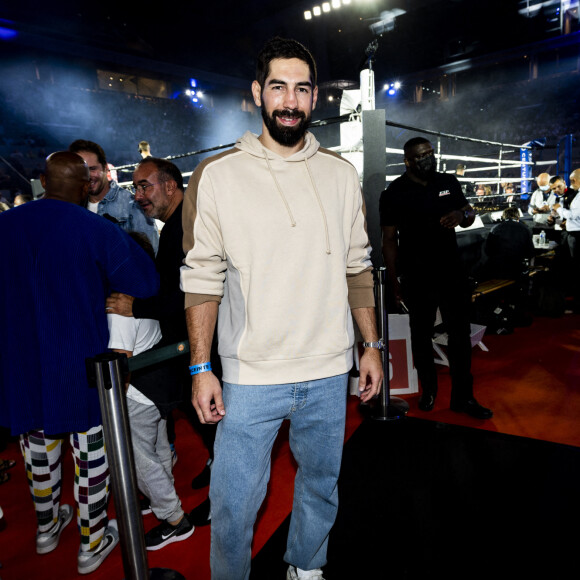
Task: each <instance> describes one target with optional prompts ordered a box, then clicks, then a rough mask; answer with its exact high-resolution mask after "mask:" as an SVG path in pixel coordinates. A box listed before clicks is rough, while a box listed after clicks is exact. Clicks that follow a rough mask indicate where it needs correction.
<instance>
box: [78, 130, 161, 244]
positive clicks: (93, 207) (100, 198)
mask: <svg viewBox="0 0 580 580" xmlns="http://www.w3.org/2000/svg"><path fill="white" fill-rule="evenodd" d="M68 150H69V151H72V152H73V153H78V154H79V155H80V156H81V157H82V158H83V159H84V160H85V162H86V163H87V165H88V166H89V171H90V174H91V181H90V184H89V199H88V202H87V209H89V210H90V211H92V212H94V213H97V214H99V215H101V216H105V217H107V218H108V219H110V220H111V221H113V222H115V223H117V224H118V225H119V226H120V227H121V229H123V230H125V231H126V232H132V231H133V232H142V233H144V234H145V235H146V236H147V238H149V241H150V242H151V245H152V246H153V250H154V251H155V253H157V248H158V247H159V232H158V231H157V226H156V225H155V220H153V219H151V218H148V217H147V216H146V215H145V214H144V213H143V210H142V209H141V207H140V206H139V204H137V203H136V202H135V200H134V199H133V195H132V194H131V192H130V191H128V190H126V189H124V188H123V187H120V186H119V184H118V183H117V182H116V181H114V180H111V181H109V179H108V178H107V171H108V166H107V158H106V156H105V152H104V151H103V148H102V147H101V146H100V145H99V144H98V143H94V142H93V141H87V140H85V139H77V140H76V141H73V142H72V143H71V144H70V145H69V148H68Z"/></svg>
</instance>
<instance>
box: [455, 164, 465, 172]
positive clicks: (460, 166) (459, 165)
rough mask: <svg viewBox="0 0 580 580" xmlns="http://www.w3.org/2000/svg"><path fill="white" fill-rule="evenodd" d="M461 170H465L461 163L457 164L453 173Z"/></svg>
mask: <svg viewBox="0 0 580 580" xmlns="http://www.w3.org/2000/svg"><path fill="white" fill-rule="evenodd" d="M462 169H465V165H464V164H463V163H458V164H457V165H456V166H455V171H461V170H462Z"/></svg>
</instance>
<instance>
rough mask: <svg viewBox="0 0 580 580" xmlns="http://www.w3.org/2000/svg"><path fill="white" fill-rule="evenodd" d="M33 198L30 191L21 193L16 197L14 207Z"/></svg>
mask: <svg viewBox="0 0 580 580" xmlns="http://www.w3.org/2000/svg"><path fill="white" fill-rule="evenodd" d="M33 200H34V198H33V197H32V196H31V195H30V194H29V193H19V194H18V195H16V196H15V197H14V207H16V206H18V205H23V204H25V203H28V202H29V201H33Z"/></svg>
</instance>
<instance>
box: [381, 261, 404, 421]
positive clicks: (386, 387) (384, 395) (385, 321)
mask: <svg viewBox="0 0 580 580" xmlns="http://www.w3.org/2000/svg"><path fill="white" fill-rule="evenodd" d="M373 276H374V280H375V303H376V305H377V322H378V331H379V336H380V337H382V339H383V341H384V342H385V349H384V350H383V351H382V353H381V354H382V357H383V374H384V379H383V388H382V390H381V394H380V395H379V405H377V407H376V412H375V414H374V415H373V418H374V419H376V420H377V421H393V420H395V419H402V418H403V417H404V416H405V414H406V413H407V411H408V410H409V403H407V401H405V400H403V399H400V398H398V397H391V393H390V390H391V389H390V372H389V366H390V365H389V315H388V311H387V307H386V295H387V293H386V276H387V269H386V268H382V267H381V268H374V270H373Z"/></svg>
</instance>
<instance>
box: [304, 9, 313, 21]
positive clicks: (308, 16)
mask: <svg viewBox="0 0 580 580" xmlns="http://www.w3.org/2000/svg"><path fill="white" fill-rule="evenodd" d="M304 20H312V12H310V10H305V11H304Z"/></svg>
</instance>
